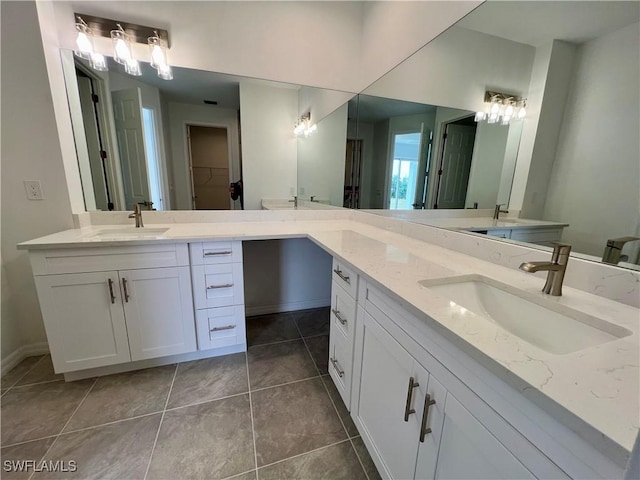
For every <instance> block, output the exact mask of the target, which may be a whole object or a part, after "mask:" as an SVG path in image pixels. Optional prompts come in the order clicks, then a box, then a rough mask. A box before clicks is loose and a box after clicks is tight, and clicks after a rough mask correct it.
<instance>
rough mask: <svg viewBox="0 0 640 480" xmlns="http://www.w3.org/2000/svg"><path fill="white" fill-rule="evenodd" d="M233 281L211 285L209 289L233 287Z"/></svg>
mask: <svg viewBox="0 0 640 480" xmlns="http://www.w3.org/2000/svg"><path fill="white" fill-rule="evenodd" d="M231 287H233V283H225V284H224V285H209V286H208V287H207V290H215V289H216V288H231Z"/></svg>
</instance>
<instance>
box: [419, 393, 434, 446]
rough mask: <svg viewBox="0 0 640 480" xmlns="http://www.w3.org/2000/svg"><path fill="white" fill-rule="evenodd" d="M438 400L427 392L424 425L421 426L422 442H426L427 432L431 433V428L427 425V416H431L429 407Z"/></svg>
mask: <svg viewBox="0 0 640 480" xmlns="http://www.w3.org/2000/svg"><path fill="white" fill-rule="evenodd" d="M435 403H436V401H435V400H433V399H432V398H431V395H429V394H428V393H427V396H426V398H425V399H424V410H423V411H422V426H421V427H420V443H424V437H426V436H427V433H431V429H430V428H429V427H427V418H428V417H429V407H430V406H431V405H435Z"/></svg>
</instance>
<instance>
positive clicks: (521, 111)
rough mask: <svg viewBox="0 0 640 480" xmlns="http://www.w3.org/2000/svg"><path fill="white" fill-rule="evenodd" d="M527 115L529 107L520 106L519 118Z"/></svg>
mask: <svg viewBox="0 0 640 480" xmlns="http://www.w3.org/2000/svg"><path fill="white" fill-rule="evenodd" d="M526 116H527V109H526V108H525V107H524V105H523V106H522V107H520V110H518V120H522V119H524V117H526Z"/></svg>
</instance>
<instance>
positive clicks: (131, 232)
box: [91, 227, 169, 239]
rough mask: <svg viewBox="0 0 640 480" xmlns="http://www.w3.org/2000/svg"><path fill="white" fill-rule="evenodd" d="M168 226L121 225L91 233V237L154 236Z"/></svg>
mask: <svg viewBox="0 0 640 480" xmlns="http://www.w3.org/2000/svg"><path fill="white" fill-rule="evenodd" d="M167 230H169V229H168V228H147V227H141V228H136V227H122V228H107V229H104V230H100V231H99V232H96V233H94V234H92V235H91V238H99V239H105V238H113V239H136V238H155V237H159V236H161V235H162V234H164V233H165V232H166V231H167Z"/></svg>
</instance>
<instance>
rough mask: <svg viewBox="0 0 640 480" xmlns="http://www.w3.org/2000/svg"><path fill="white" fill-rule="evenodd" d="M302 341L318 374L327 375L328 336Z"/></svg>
mask: <svg viewBox="0 0 640 480" xmlns="http://www.w3.org/2000/svg"><path fill="white" fill-rule="evenodd" d="M304 341H305V342H306V343H307V347H309V352H310V353H311V357H313V361H314V362H315V364H316V366H317V367H318V370H320V373H321V374H322V375H324V374H326V373H329V366H328V365H329V335H322V336H320V337H311V338H305V339H304Z"/></svg>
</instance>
